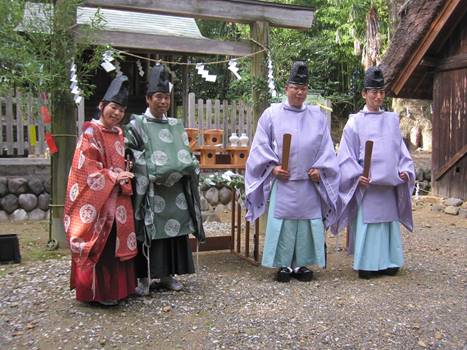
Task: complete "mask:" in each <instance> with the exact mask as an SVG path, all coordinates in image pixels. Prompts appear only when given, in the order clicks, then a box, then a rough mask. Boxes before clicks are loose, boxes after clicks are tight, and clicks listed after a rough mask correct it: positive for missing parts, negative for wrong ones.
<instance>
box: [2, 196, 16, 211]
mask: <svg viewBox="0 0 467 350" xmlns="http://www.w3.org/2000/svg"><path fill="white" fill-rule="evenodd" d="M0 204H1V205H2V208H3V210H5V211H6V212H7V213H8V214H11V213H13V212H14V211H15V210H16V209H18V197H16V196H15V195H14V194H11V193H10V194H7V195H6V196H5V197H3V198H2V199H1V200H0Z"/></svg>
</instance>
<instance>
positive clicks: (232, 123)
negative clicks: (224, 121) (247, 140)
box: [229, 101, 238, 132]
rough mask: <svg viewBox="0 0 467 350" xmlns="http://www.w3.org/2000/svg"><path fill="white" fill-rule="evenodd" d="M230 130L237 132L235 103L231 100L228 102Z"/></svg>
mask: <svg viewBox="0 0 467 350" xmlns="http://www.w3.org/2000/svg"><path fill="white" fill-rule="evenodd" d="M229 125H230V130H231V132H238V130H237V129H238V128H237V103H236V102H235V101H232V102H231V104H230V120H229Z"/></svg>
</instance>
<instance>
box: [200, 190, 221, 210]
mask: <svg viewBox="0 0 467 350" xmlns="http://www.w3.org/2000/svg"><path fill="white" fill-rule="evenodd" d="M204 197H205V198H206V200H207V201H208V203H209V204H211V205H212V206H213V207H215V206H216V205H217V203H219V190H218V189H217V188H215V187H211V188H210V189H209V190H207V191H206V193H205V194H204Z"/></svg>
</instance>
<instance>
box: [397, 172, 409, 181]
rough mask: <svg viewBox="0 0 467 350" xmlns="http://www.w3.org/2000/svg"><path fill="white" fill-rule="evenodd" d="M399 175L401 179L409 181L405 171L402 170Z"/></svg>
mask: <svg viewBox="0 0 467 350" xmlns="http://www.w3.org/2000/svg"><path fill="white" fill-rule="evenodd" d="M399 177H400V178H401V179H402V181H404V182H407V181H409V175H407V173H406V172H405V171H402V172H400V173H399Z"/></svg>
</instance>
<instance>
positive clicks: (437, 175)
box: [434, 145, 467, 181]
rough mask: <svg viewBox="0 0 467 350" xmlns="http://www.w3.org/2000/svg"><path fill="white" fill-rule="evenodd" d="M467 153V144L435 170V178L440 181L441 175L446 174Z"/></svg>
mask: <svg viewBox="0 0 467 350" xmlns="http://www.w3.org/2000/svg"><path fill="white" fill-rule="evenodd" d="M466 153H467V145H464V147H462V148H461V149H460V150H459V151H458V152H456V154H454V155H453V156H452V157H451V159H449V160H448V161H447V162H446V163H445V164H444V165H443V166H442V167H440V168H439V169H438V170H436V171H435V172H434V177H435V180H436V181H438V180H439V179H440V178H441V176H443V175H444V174H446V173H447V172H448V170H449V169H451V168H452V167H453V166H454V165H455V164H456V163H457V162H458V161H460V160H461V159H462V158H463V157H464V156H465V154H466Z"/></svg>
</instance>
